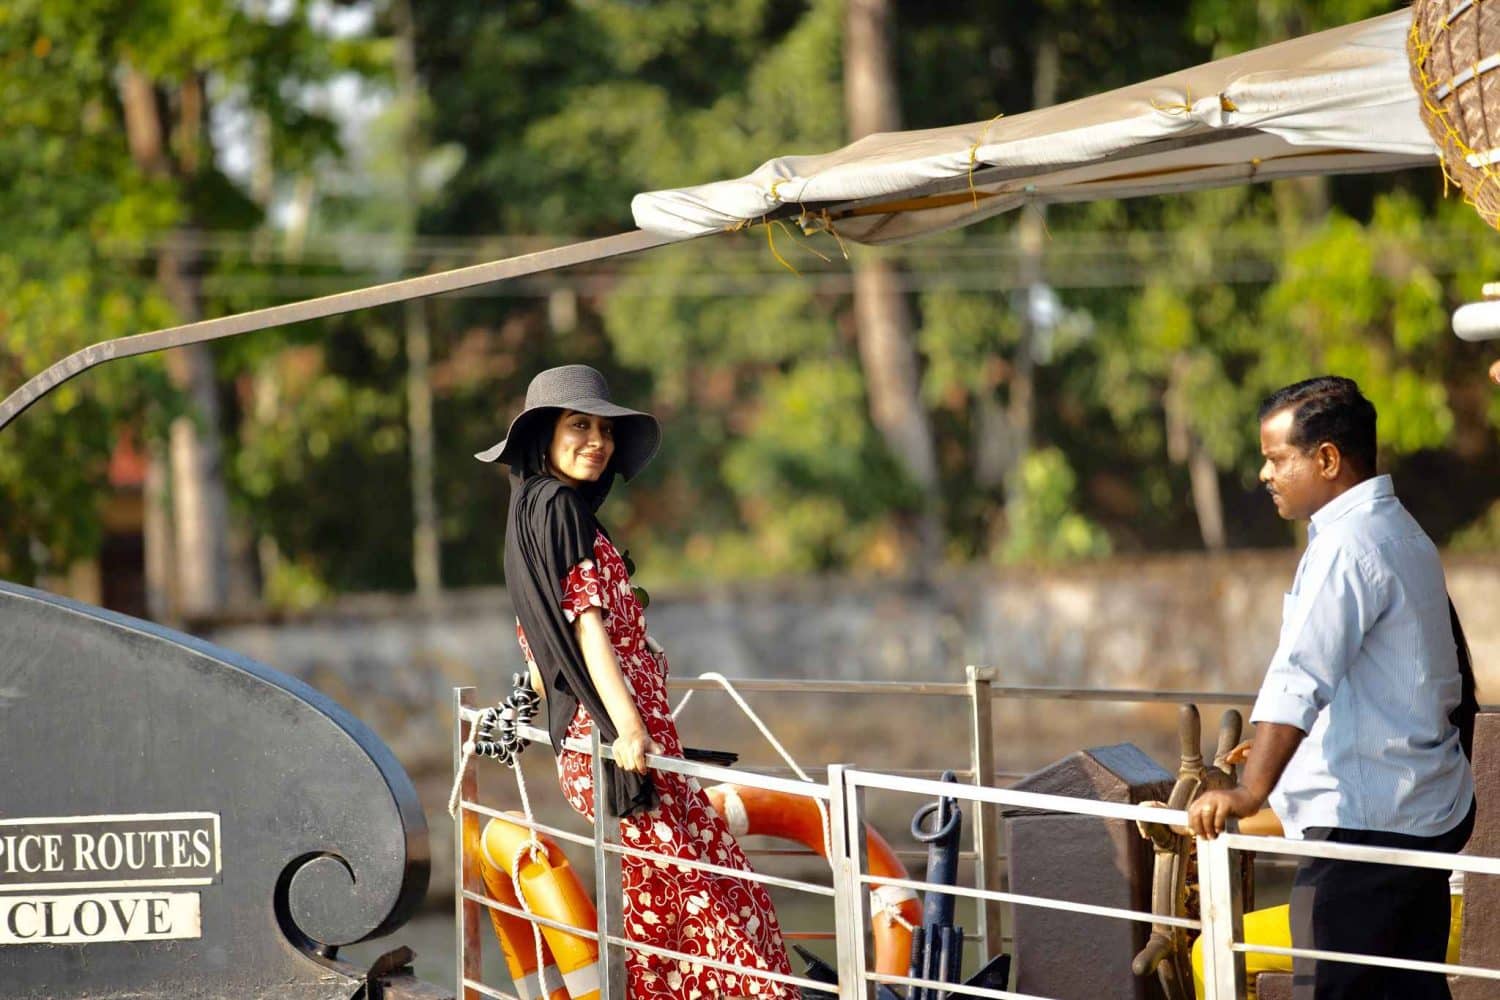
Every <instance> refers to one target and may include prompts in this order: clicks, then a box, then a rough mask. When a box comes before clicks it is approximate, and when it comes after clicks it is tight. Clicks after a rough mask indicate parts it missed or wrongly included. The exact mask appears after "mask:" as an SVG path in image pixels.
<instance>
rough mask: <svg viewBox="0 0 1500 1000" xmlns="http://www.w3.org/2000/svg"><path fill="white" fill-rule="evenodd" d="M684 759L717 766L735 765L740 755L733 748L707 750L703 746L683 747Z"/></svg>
mask: <svg viewBox="0 0 1500 1000" xmlns="http://www.w3.org/2000/svg"><path fill="white" fill-rule="evenodd" d="M682 759H683V760H690V761H693V762H694V763H698V764H713V765H714V766H715V767H733V766H734V765H735V763H736V762H737V761H738V760H739V759H740V755H739V754H737V753H735V752H734V751H732V750H705V749H703V748H702V747H683V748H682Z"/></svg>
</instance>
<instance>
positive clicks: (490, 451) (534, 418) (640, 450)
mask: <svg viewBox="0 0 1500 1000" xmlns="http://www.w3.org/2000/svg"><path fill="white" fill-rule="evenodd" d="M563 410H574V411H577V412H579V413H587V414H590V415H592V416H596V417H609V418H610V419H611V420H613V421H614V422H615V454H614V458H613V460H612V464H613V465H614V468H615V471H616V472H618V473H619V474H620V475H621V476H624V477H625V478H626V479H634V478H635V477H636V475H637V474H639V473H640V471H641V470H642V469H644V468H645V467H646V466H647V464H649V463H650V461H651V459H653V458H655V457H656V453H657V451H658V450H659V449H660V448H661V424H659V423H658V422H657V420H656V418H655V417H653V416H652V415H651V414H649V413H642V412H640V411H639V410H632V409H630V408H628V407H624V406H620V405H619V404H618V403H612V402H610V401H609V400H607V399H572V400H569V401H568V403H567V405H566V406H537V407H533V408H531V409H529V410H522V411H521V413H519V414H518V415H517V416H516V418H515V419H514V420H512V421H511V422H510V427H509V428H508V429H507V430H506V432H505V437H504V438H503V439H502V440H501V441H499V442H498V443H497V444H495V445H493V446H492V447H489V448H486V449H485V450H484V451H480V452H475V453H474V457H475V458H477V459H479V461H481V462H503V463H505V464H506V465H515V464H516V463H517V462H518V461H519V460H520V454H519V452H520V445H521V443H522V442H524V441H526V440H528V439H530V437H531V435H532V434H533V433H536V432H537V431H539V430H540V426H536V425H539V424H544V421H542V420H541V418H542V417H543V416H545V415H551V417H552V418H554V419H555V418H556V415H557V414H558V413H560V412H562V411H563Z"/></svg>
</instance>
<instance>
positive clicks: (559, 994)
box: [476, 819, 599, 1000]
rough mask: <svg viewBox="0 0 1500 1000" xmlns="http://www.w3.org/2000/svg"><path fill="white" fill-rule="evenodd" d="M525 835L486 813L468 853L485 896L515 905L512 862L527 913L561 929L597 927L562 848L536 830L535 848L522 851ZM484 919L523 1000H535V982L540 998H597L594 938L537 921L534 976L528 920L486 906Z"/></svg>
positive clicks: (590, 905) (532, 940)
mask: <svg viewBox="0 0 1500 1000" xmlns="http://www.w3.org/2000/svg"><path fill="white" fill-rule="evenodd" d="M532 837H533V834H532V832H531V831H530V830H527V829H526V828H525V827H522V826H517V825H516V824H514V823H507V822H506V821H505V820H501V819H492V820H490V821H489V822H488V823H486V824H485V827H484V832H483V833H482V834H481V835H480V838H479V839H480V843H479V850H478V852H476V853H477V856H478V858H479V868H480V871H481V873H482V875H483V877H484V884H485V887H486V888H487V889H488V890H489V892H490V895H491V896H492V897H494V898H495V899H496V900H498V901H499V902H502V903H506V904H507V905H510V906H517V907H519V906H520V903H519V902H518V901H517V900H516V894H515V888H514V886H513V884H512V880H511V868H512V866H513V865H515V864H517V862H519V871H518V872H517V878H516V881H518V882H520V884H521V893H522V894H523V895H524V896H525V897H526V904H527V905H526V908H527V909H529V910H530V912H532V913H535V914H537V915H538V916H542V917H546V918H547V919H548V920H552V921H555V922H557V923H560V924H564V925H566V926H568V927H576V928H578V929H580V930H586V931H593V930H594V928H595V927H596V926H597V915H596V913H595V911H594V901H593V900H592V899H591V898H590V897H589V894H588V892H587V891H586V890H585V889H584V888H583V884H582V883H581V882H580V881H579V879H578V875H577V874H576V873H575V872H574V871H573V866H572V865H571V864H569V863H568V858H567V856H566V855H565V854H563V852H562V848H560V847H558V846H557V845H556V844H555V843H553V842H552V840H551V839H550V838H548V837H545V836H542V835H541V834H536V835H535V839H536V841H537V842H538V843H539V844H540V847H539V848H537V849H536V850H535V852H530V851H523V848H525V847H526V845H527V844H528V843H530V841H531V840H532ZM490 918H491V920H492V922H493V923H494V926H495V934H496V936H497V937H499V939H500V947H501V949H502V950H503V951H504V952H505V961H506V964H507V965H508V967H509V968H510V971H511V978H512V980H514V982H515V984H516V987H517V992H518V993H519V994H520V995H521V997H523V998H524V1000H533V998H539V997H540V996H541V995H542V989H541V984H543V983H545V985H546V993H545V995H546V997H547V998H548V1000H598V996H599V946H598V944H597V942H595V941H593V940H592V939H590V938H586V937H583V936H581V935H578V934H569V933H568V932H567V931H563V930H558V929H556V928H553V927H547V926H545V925H544V926H542V928H541V932H542V942H543V948H542V958H543V962H544V968H543V972H542V975H541V976H537V975H536V941H535V938H534V937H533V936H532V932H531V924H530V923H529V922H528V921H526V920H524V919H521V918H519V917H511V916H510V915H509V914H504V913H500V912H498V911H496V910H491V911H490ZM554 963H555V971H554ZM549 973H550V974H549ZM559 978H560V982H559Z"/></svg>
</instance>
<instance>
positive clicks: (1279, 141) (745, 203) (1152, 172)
mask: <svg viewBox="0 0 1500 1000" xmlns="http://www.w3.org/2000/svg"><path fill="white" fill-rule="evenodd" d="M1410 28H1411V12H1410V10H1400V11H1396V12H1393V13H1391V14H1387V15H1384V16H1381V17H1376V18H1371V19H1370V20H1367V21H1360V22H1357V23H1355V24H1349V25H1344V26H1342V27H1339V28H1334V29H1331V30H1329V31H1323V32H1319V33H1317V34H1313V35H1307V36H1304V37H1302V38H1296V39H1292V40H1290V41H1286V42H1282V43H1280V44H1277V45H1271V46H1267V47H1265V48H1261V49H1255V50H1253V51H1250V52H1245V53H1241V54H1240V55H1236V56H1231V57H1229V58H1226V59H1219V60H1216V61H1214V62H1211V63H1205V64H1204V65H1201V66H1196V67H1194V68H1192V69H1186V70H1182V71H1181V72H1177V73H1170V74H1168V75H1166V76H1162V77H1158V78H1156V79H1154V80H1148V81H1146V82H1144V83H1138V84H1134V85H1132V86H1128V87H1122V88H1120V89H1118V90H1112V91H1109V92H1107V93H1103V94H1097V95H1095V96H1093V97H1086V98H1083V99H1081V100H1077V101H1072V102H1069V103H1067V104H1061V105H1057V106H1055V107H1050V108H1044V109H1040V110H1036V111H1030V112H1027V113H1025V114H1019V115H1015V116H1012V117H996V118H995V119H993V120H991V121H987V122H971V123H969V124H966V125H954V126H949V127H946V128H935V129H925V130H921V131H912V132H889V133H880V134H875V135H870V136H866V137H865V138H863V139H860V140H859V141H857V142H854V143H851V144H850V145H848V146H845V147H844V148H842V149H839V150H836V151H834V152H831V153H823V154H819V155H811V156H782V157H777V158H776V159H773V160H769V161H767V162H766V163H765V164H763V165H762V166H761V167H760V168H759V169H758V170H756V171H755V172H754V173H751V174H748V175H746V176H744V177H741V178H738V179H736V180H727V181H717V182H714V183H710V184H703V185H699V186H697V187H689V188H678V189H675V190H666V191H652V192H647V193H644V194H639V195H636V197H635V199H634V201H633V202H632V204H631V209H632V211H633V213H634V215H635V221H636V224H637V225H638V226H640V227H641V228H642V229H645V230H648V231H651V232H655V233H658V234H660V235H663V236H675V237H691V236H700V235H704V234H707V233H712V232H718V231H722V230H725V229H734V228H738V227H741V226H744V225H746V224H750V223H754V222H757V221H761V220H763V219H767V218H782V217H788V216H792V217H797V216H801V217H802V218H803V222H804V225H808V226H812V227H816V226H819V225H833V226H834V227H836V229H837V232H838V234H839V235H840V236H842V237H845V238H848V239H852V240H855V241H858V242H862V243H889V242H896V241H900V240H905V239H911V238H913V237H916V236H920V235H923V234H925V233H930V232H934V231H937V230H940V229H948V228H952V227H955V226H962V225H967V224H969V223H971V222H975V221H978V220H979V219H983V218H988V217H989V216H991V215H995V214H997V213H1000V212H1005V211H1008V210H1010V209H1012V208H1015V207H1017V206H1019V205H1021V204H1024V203H1026V202H1028V201H1030V202H1040V203H1047V202H1064V201H1086V200H1094V199H1101V198H1124V197H1134V196H1139V195H1147V194H1164V193H1169V192H1174V191H1183V190H1191V189H1194V188H1204V187H1217V186H1222V185H1227V184H1237V183H1244V182H1246V181H1257V180H1271V179H1274V178H1280V177H1294V176H1301V175H1306V174H1324V173H1355V172H1364V171H1383V170H1398V169H1403V168H1407V167H1414V166H1425V165H1432V164H1435V163H1436V155H1437V151H1436V148H1435V147H1434V145H1433V143H1432V140H1431V139H1430V138H1429V137H1428V134H1427V130H1426V128H1425V127H1424V126H1423V124H1422V121H1421V118H1420V117H1419V115H1418V109H1417V108H1418V106H1417V101H1418V98H1417V93H1416V90H1415V89H1414V88H1413V86H1412V83H1411V76H1410V72H1409V70H1408V64H1407V57H1406V38H1407V35H1408V33H1409V31H1410Z"/></svg>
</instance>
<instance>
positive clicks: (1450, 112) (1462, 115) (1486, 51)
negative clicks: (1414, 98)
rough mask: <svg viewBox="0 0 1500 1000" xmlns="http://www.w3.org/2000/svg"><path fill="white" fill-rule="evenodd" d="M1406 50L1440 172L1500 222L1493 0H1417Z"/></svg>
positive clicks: (1487, 217) (1498, 54) (1498, 11)
mask: <svg viewBox="0 0 1500 1000" xmlns="http://www.w3.org/2000/svg"><path fill="white" fill-rule="evenodd" d="M1406 51H1407V58H1408V60H1409V61H1410V62H1411V77H1412V83H1413V84H1414V85H1415V86H1416V88H1417V95H1418V97H1419V98H1420V99H1421V109H1422V121H1423V123H1424V124H1426V126H1427V131H1428V133H1429V134H1431V136H1432V140H1433V142H1435V143H1437V146H1438V156H1439V159H1440V161H1441V163H1442V166H1443V173H1444V175H1445V176H1446V177H1447V178H1448V179H1449V180H1450V181H1451V182H1452V183H1454V184H1456V185H1457V186H1458V187H1459V188H1461V189H1462V190H1463V193H1464V200H1465V201H1466V202H1468V203H1469V204H1471V205H1473V206H1474V210H1475V211H1476V212H1478V213H1479V216H1480V218H1482V219H1484V221H1485V222H1487V223H1489V224H1490V225H1491V226H1493V227H1495V228H1500V5H1497V4H1494V3H1484V2H1479V0H1417V2H1416V3H1415V4H1413V5H1412V18H1411V35H1410V37H1409V38H1408V40H1407V46H1406Z"/></svg>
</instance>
